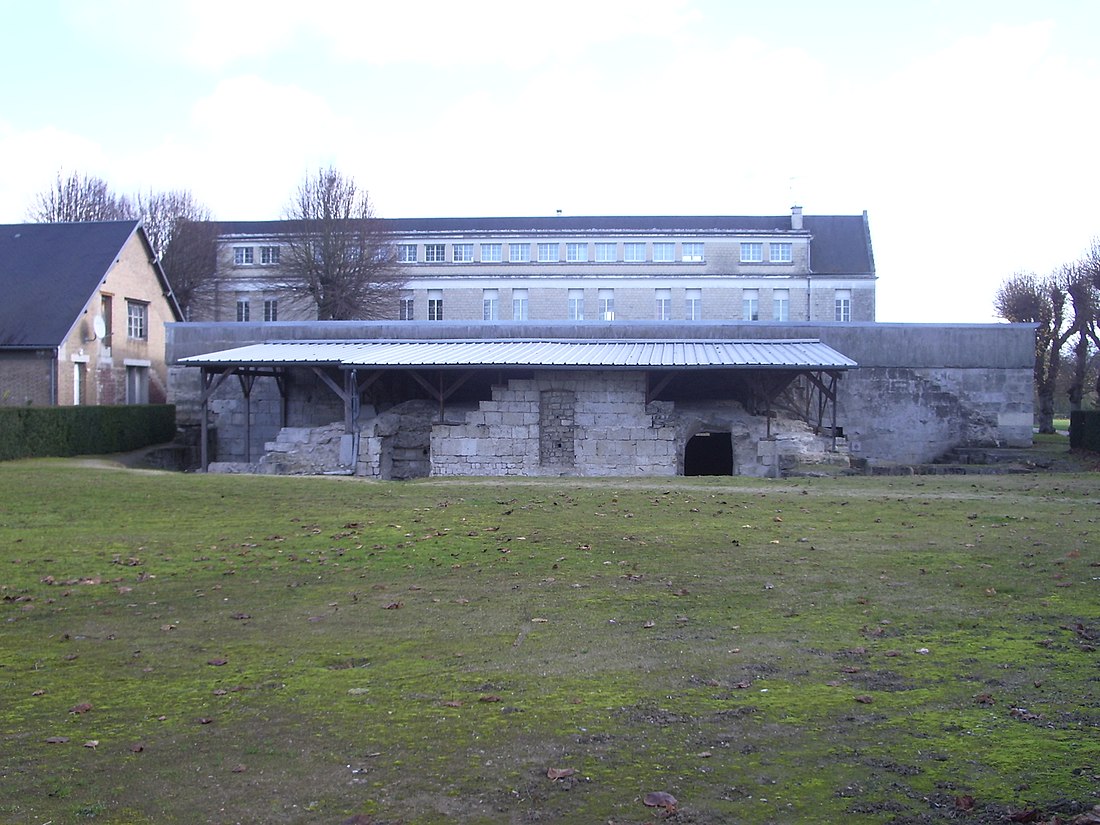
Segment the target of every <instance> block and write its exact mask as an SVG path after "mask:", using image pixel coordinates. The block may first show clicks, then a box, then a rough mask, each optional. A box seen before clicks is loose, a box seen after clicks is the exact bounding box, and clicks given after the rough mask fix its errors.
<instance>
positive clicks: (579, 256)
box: [565, 243, 588, 263]
mask: <svg viewBox="0 0 1100 825" xmlns="http://www.w3.org/2000/svg"><path fill="white" fill-rule="evenodd" d="M565 260H567V261H569V262H570V263H581V262H583V261H587V260H588V244H586V243H567V244H566V245H565Z"/></svg>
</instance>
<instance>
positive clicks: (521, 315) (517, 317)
mask: <svg viewBox="0 0 1100 825" xmlns="http://www.w3.org/2000/svg"><path fill="white" fill-rule="evenodd" d="M512 320H513V321H526V320H527V290H526V289H513V290H512Z"/></svg>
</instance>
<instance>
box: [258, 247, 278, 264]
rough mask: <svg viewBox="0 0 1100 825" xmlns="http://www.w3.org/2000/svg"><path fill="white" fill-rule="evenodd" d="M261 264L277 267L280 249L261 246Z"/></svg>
mask: <svg viewBox="0 0 1100 825" xmlns="http://www.w3.org/2000/svg"><path fill="white" fill-rule="evenodd" d="M260 263H261V264H262V265H263V266H275V265H277V264H278V263H279V247H277V246H261V247H260Z"/></svg>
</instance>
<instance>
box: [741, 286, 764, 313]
mask: <svg viewBox="0 0 1100 825" xmlns="http://www.w3.org/2000/svg"><path fill="white" fill-rule="evenodd" d="M741 317H742V318H743V319H744V320H746V321H759V320H760V291H759V290H756V289H745V290H742V291H741Z"/></svg>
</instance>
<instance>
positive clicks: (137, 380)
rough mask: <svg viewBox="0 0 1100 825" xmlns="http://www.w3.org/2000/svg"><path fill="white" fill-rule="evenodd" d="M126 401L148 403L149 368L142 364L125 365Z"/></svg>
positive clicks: (129, 402)
mask: <svg viewBox="0 0 1100 825" xmlns="http://www.w3.org/2000/svg"><path fill="white" fill-rule="evenodd" d="M126 403H127V404H148V403H149V368H148V367H144V366H129V365H128V366H127V367H126Z"/></svg>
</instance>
